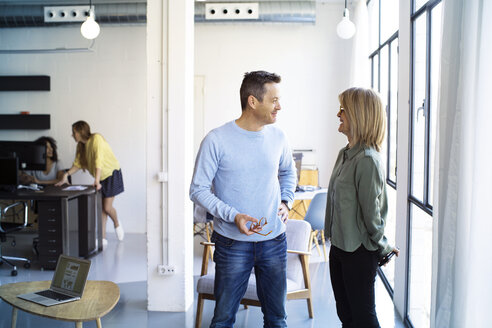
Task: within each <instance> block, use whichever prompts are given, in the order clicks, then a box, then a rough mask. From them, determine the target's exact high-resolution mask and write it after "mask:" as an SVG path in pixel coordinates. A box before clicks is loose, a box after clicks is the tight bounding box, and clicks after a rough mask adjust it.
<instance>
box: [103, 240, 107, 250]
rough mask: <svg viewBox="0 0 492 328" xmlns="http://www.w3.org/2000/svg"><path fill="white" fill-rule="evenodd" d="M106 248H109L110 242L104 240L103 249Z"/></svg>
mask: <svg viewBox="0 0 492 328" xmlns="http://www.w3.org/2000/svg"><path fill="white" fill-rule="evenodd" d="M106 246H108V240H107V239H106V238H103V248H106Z"/></svg>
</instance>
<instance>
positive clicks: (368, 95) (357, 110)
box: [338, 88, 386, 151]
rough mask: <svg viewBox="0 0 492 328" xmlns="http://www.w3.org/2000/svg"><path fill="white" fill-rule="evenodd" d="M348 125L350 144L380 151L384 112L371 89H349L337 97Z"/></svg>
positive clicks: (384, 128)
mask: <svg viewBox="0 0 492 328" xmlns="http://www.w3.org/2000/svg"><path fill="white" fill-rule="evenodd" d="M338 100H339V101H340V105H341V106H342V107H343V109H344V111H345V114H346V115H347V117H348V119H349V123H350V134H351V137H352V143H353V144H354V145H355V144H357V143H360V144H363V145H366V146H369V147H373V148H375V149H376V150H377V151H381V146H382V144H383V140H384V135H385V133H386V112H385V110H384V108H383V103H382V102H381V98H380V97H379V95H378V94H377V93H376V92H375V91H374V90H371V89H363V88H350V89H347V90H345V91H343V92H342V93H341V94H339V95H338Z"/></svg>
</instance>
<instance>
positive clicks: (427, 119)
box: [367, 0, 442, 328]
mask: <svg viewBox="0 0 492 328" xmlns="http://www.w3.org/2000/svg"><path fill="white" fill-rule="evenodd" d="M402 3H404V4H405V6H408V5H409V3H408V2H407V1H403V2H402ZM399 4H400V2H399V1H395V0H369V1H367V8H368V13H369V31H370V40H369V44H370V55H369V61H370V66H371V73H372V74H371V83H372V87H373V88H374V89H376V90H378V91H379V93H380V94H381V96H382V98H383V101H384V102H385V106H386V113H387V119H388V121H387V140H386V143H385V148H384V150H383V154H382V155H383V158H384V160H385V161H386V170H387V172H386V173H387V175H386V182H387V191H388V202H389V203H388V205H389V213H388V219H387V225H386V231H385V233H386V235H387V237H388V239H389V240H390V242H391V243H392V244H395V235H396V234H395V231H396V222H397V220H396V213H400V214H402V213H406V217H405V218H406V220H404V221H399V222H400V225H399V226H398V231H401V232H404V234H403V235H406V242H404V243H403V244H402V245H400V246H402V248H403V249H404V252H405V254H406V257H407V259H408V260H407V261H405V263H403V262H398V263H399V268H400V265H402V266H404V268H405V271H406V275H407V276H406V279H399V281H398V286H396V287H397V290H396V291H395V292H397V293H398V294H395V295H398V296H399V299H404V300H405V308H404V309H402V311H403V314H404V316H405V318H404V320H405V323H406V325H407V326H409V327H419V328H420V327H429V326H430V304H431V276H432V265H431V262H432V231H433V224H434V222H433V219H432V214H433V212H432V210H433V192H434V187H433V179H434V176H433V171H434V152H435V139H436V111H437V90H438V88H437V86H438V85H437V83H438V74H439V65H440V62H439V60H440V44H441V39H440V37H441V11H442V9H441V7H442V6H441V0H410V5H411V8H408V7H407V8H403V12H405V11H407V10H410V23H411V25H410V26H411V29H410V36H408V34H407V30H406V29H405V33H406V34H405V36H402V37H404V38H405V40H401V42H405V45H406V44H407V43H406V42H407V40H410V42H409V43H410V54H409V55H410V57H409V58H410V63H411V65H410V66H411V68H410V76H409V80H410V81H411V83H410V88H409V89H410V95H409V104H410V109H409V113H408V114H407V113H404V115H408V116H406V117H403V122H406V120H407V117H408V122H409V123H408V124H409V133H408V134H407V133H405V134H404V135H401V136H399V135H398V124H397V123H398V116H397V112H398V111H397V109H398V108H397V104H398V90H397V89H398V74H399V72H398V58H399V42H400V36H399V24H400V22H398V17H400V15H399V11H400V8H399ZM407 12H408V11H407ZM401 23H403V24H408V23H409V22H408V21H407V22H401ZM408 38H409V39H408ZM404 55H405V57H406V56H408V54H404ZM403 103H406V101H405V102H403V101H400V104H403ZM402 112H403V111H400V115H402ZM401 127H402V128H403V125H402V126H401ZM399 137H400V138H402V140H400V142H399V141H398V139H399ZM397 144H400V145H402V144H408V145H410V146H409V148H408V163H406V160H405V161H404V162H405V163H399V164H400V166H401V167H404V168H407V167H408V171H407V170H406V169H405V171H407V172H405V173H403V174H401V172H400V173H399V175H398V176H399V178H401V179H402V181H403V183H400V184H402V185H403V186H404V188H405V190H401V189H398V187H399V186H398V181H397V151H398V150H397V148H396V145H397ZM405 154H406V150H405ZM403 158H406V155H405V156H401V159H403ZM407 182H408V188H407V187H406V183H407ZM397 195H399V196H398V197H401V198H400V199H401V200H402V202H397ZM405 195H407V197H406V200H404V197H405ZM397 204H399V205H398V206H400V207H403V206H404V205H403V204H406V207H405V208H397ZM400 237H402V235H401V234H400ZM402 238H403V237H402ZM396 245H397V244H396ZM395 263H397V262H396V261H392V262H390V265H388V266H387V267H385V268H382V269H381V270H380V271H379V275H380V277H381V278H382V280H383V282H384V283H385V285H386V287H387V289H388V291H389V292H390V294H392V293H393V291H394V290H395V281H394V275H395ZM399 272H402V271H399ZM400 278H401V277H400ZM401 281H404V282H406V283H401ZM401 297H403V298H401Z"/></svg>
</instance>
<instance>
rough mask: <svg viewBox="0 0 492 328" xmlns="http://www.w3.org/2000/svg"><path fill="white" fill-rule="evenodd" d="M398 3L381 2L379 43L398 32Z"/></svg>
mask: <svg viewBox="0 0 492 328" xmlns="http://www.w3.org/2000/svg"><path fill="white" fill-rule="evenodd" d="M398 3H399V1H396V0H381V43H384V42H385V41H386V40H388V39H389V38H390V36H392V35H393V34H395V32H396V31H398V17H399V12H398V10H399V8H398V7H399V6H398Z"/></svg>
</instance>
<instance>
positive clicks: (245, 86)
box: [239, 71, 281, 110]
mask: <svg viewBox="0 0 492 328" xmlns="http://www.w3.org/2000/svg"><path fill="white" fill-rule="evenodd" d="M280 80H281V77H280V75H277V74H275V73H269V72H265V71H255V72H249V73H244V78H243V83H242V84H241V89H239V94H240V96H241V108H242V110H245V109H246V105H247V104H248V97H249V96H250V95H252V96H254V97H255V98H256V99H258V100H259V101H260V102H261V101H263V96H264V95H265V92H266V90H265V84H266V83H280Z"/></svg>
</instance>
